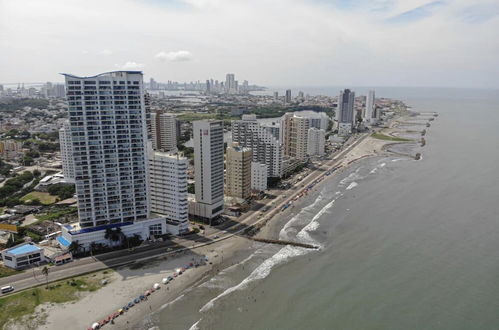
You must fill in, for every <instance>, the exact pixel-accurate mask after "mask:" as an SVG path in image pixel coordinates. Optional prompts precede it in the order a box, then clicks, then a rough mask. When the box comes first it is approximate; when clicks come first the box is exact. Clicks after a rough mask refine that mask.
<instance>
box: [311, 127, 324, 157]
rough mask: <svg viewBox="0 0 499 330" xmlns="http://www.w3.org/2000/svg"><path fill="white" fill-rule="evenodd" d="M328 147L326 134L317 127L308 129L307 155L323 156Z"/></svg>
mask: <svg viewBox="0 0 499 330" xmlns="http://www.w3.org/2000/svg"><path fill="white" fill-rule="evenodd" d="M325 145H326V132H325V131H324V130H323V129H317V128H315V127H312V128H309V129H308V144H307V153H308V155H309V156H323V155H324V151H325V150H324V149H325Z"/></svg>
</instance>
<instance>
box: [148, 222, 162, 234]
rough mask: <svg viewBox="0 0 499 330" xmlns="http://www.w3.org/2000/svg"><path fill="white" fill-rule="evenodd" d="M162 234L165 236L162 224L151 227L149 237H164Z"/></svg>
mask: <svg viewBox="0 0 499 330" xmlns="http://www.w3.org/2000/svg"><path fill="white" fill-rule="evenodd" d="M162 234H163V226H162V224H160V223H158V224H155V225H150V226H149V235H151V236H152V235H154V236H158V235H162Z"/></svg>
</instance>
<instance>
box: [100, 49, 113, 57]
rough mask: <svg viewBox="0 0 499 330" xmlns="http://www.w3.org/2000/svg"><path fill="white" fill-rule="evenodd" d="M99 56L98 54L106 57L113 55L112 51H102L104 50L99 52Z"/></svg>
mask: <svg viewBox="0 0 499 330" xmlns="http://www.w3.org/2000/svg"><path fill="white" fill-rule="evenodd" d="M99 54H100V55H107V56H109V55H113V51H112V50H109V49H104V50H101V51H100V52H99Z"/></svg>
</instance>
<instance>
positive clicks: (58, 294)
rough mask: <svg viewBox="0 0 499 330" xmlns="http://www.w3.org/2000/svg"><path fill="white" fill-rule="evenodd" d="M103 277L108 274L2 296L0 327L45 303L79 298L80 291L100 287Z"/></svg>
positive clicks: (87, 276)
mask: <svg viewBox="0 0 499 330" xmlns="http://www.w3.org/2000/svg"><path fill="white" fill-rule="evenodd" d="M42 275H43V274H42ZM103 278H108V275H105V274H103V273H100V274H98V275H96V274H93V275H91V274H89V275H84V276H79V277H76V278H73V279H70V280H62V281H58V282H54V283H51V284H49V285H48V288H46V287H38V288H33V289H29V290H25V291H22V292H19V293H17V294H13V295H10V296H7V297H2V298H0V329H3V328H4V326H5V324H6V323H7V322H8V321H10V320H12V321H20V320H21V319H22V318H23V317H24V316H28V315H30V314H33V313H34V312H35V308H36V307H37V306H38V305H41V304H43V303H65V302H69V301H75V300H78V298H79V297H80V293H82V292H92V291H96V290H98V289H100V288H101V287H102V284H101V280H102V279H103Z"/></svg>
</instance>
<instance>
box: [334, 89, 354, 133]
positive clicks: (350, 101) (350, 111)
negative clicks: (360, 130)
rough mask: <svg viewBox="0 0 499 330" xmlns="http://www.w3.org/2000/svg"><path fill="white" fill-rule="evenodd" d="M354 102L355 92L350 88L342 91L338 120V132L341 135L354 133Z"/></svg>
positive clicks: (339, 99)
mask: <svg viewBox="0 0 499 330" xmlns="http://www.w3.org/2000/svg"><path fill="white" fill-rule="evenodd" d="M354 102H355V93H354V92H352V91H350V90H349V89H345V90H343V91H341V92H340V95H339V97H338V109H337V110H336V120H337V122H338V134H339V135H341V136H345V135H348V134H350V133H352V128H353V127H354V125H355V112H354Z"/></svg>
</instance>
